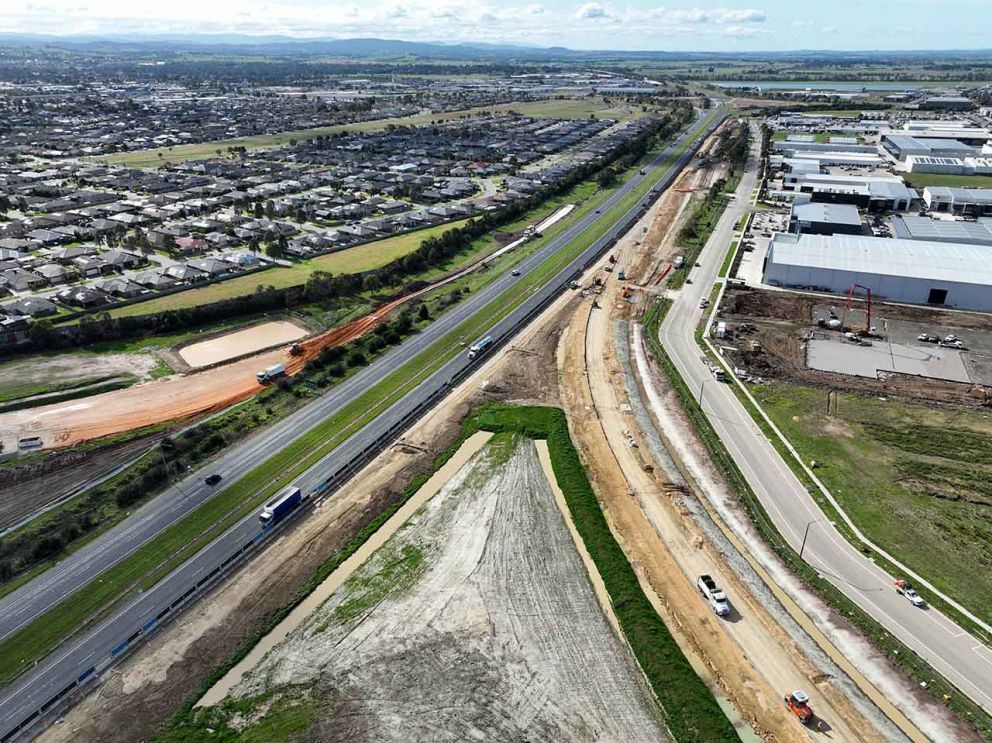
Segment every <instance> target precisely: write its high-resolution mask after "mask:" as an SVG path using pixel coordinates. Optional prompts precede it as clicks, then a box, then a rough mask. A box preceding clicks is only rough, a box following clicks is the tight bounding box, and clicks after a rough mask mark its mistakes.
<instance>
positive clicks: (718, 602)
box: [696, 575, 730, 617]
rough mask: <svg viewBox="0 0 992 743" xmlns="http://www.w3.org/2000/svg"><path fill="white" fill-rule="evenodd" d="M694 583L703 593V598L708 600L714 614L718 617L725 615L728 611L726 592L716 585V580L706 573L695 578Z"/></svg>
mask: <svg viewBox="0 0 992 743" xmlns="http://www.w3.org/2000/svg"><path fill="white" fill-rule="evenodd" d="M696 585H697V586H698V587H699V592H700V593H701V594H703V598H704V599H706V600H707V601H708V602H709V604H710V608H711V609H712V610H713V613H714V614H716V615H717V616H718V617H725V616H727V615H728V614H729V613H730V604H729V603H727V594H725V593H724V592H723V589H721V588H719V587H718V586H717V585H716V581H715V580H713V578H711V577H710V576H708V575H701V576H699V578H698V580H696Z"/></svg>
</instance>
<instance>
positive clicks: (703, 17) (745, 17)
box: [654, 8, 768, 24]
mask: <svg viewBox="0 0 992 743" xmlns="http://www.w3.org/2000/svg"><path fill="white" fill-rule="evenodd" d="M654 15H655V17H660V18H665V19H667V20H671V21H673V22H675V23H733V24H740V23H763V22H764V21H766V20H768V16H767V15H766V14H765V12H764V11H763V10H757V9H755V8H744V9H741V10H733V9H731V8H713V9H707V8H686V9H684V10H678V9H676V10H669V11H666V10H665V9H664V8H661V9H659V10H657V11H655V12H654Z"/></svg>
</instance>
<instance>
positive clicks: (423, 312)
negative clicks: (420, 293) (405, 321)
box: [417, 304, 431, 320]
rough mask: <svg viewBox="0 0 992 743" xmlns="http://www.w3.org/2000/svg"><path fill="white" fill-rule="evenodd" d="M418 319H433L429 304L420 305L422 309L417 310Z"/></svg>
mask: <svg viewBox="0 0 992 743" xmlns="http://www.w3.org/2000/svg"><path fill="white" fill-rule="evenodd" d="M417 319H418V320H430V319H431V311H430V310H429V309H427V305H426V304H422V305H420V310H418V311H417Z"/></svg>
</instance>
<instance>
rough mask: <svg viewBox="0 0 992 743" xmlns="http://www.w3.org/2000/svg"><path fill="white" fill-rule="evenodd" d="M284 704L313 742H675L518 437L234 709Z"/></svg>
mask: <svg viewBox="0 0 992 743" xmlns="http://www.w3.org/2000/svg"><path fill="white" fill-rule="evenodd" d="M287 688H292V689H293V691H292V692H291V693H286V692H285V691H284V690H285V689H287ZM270 692H275V693H276V695H277V701H276V702H275V706H279V705H281V704H296V703H299V702H298V700H301V699H302V700H308V701H306V702H303V704H309V703H315V706H314V707H313V708H312V709H314V712H313V715H314V717H313V719H312V720H311V723H310V725H309V730H308V732H309V733H311V734H313V735H314V736H315V737H317V738H323V735H324V734H325V733H327V734H328V735H330V736H331V737H332V738H333V739H334V740H360V741H397V742H398V741H404V742H405V741H410V740H427V739H433V740H439V739H443V740H472V739H480V740H483V739H484V740H498V741H534V740H558V741H563V740H567V741H593V740H596V741H598V740H617V741H619V740H624V741H659V740H660V741H664V740H668V739H669V738H668V736H667V734H666V732H665V731H664V728H663V725H662V724H661V722H660V721H659V717H658V712H657V709H656V707H655V706H654V704H653V702H652V701H651V699H650V697H649V692H648V691H647V689H646V687H645V685H644V683H643V681H642V678H641V676H640V674H639V672H638V671H637V668H636V666H635V665H634V661H633V659H632V658H631V657H630V654H629V652H628V651H627V649H626V647H625V646H623V645H622V644H621V643H620V642H619V641H618V640H617V639H616V637H615V636H614V634H613V633H612V632H611V630H610V627H609V625H608V623H607V620H606V618H605V617H604V615H603V613H602V610H601V608H600V605H599V603H598V601H597V599H596V596H595V594H594V593H593V589H592V588H591V586H590V583H589V579H588V577H587V574H586V571H585V568H584V566H583V563H582V560H581V558H580V557H579V555H578V553H577V552H576V549H575V545H574V542H573V541H572V538H571V536H570V534H569V532H568V530H567V526H566V524H565V522H564V519H563V517H562V515H561V513H560V512H559V511H558V509H557V507H556V505H555V500H554V495H553V493H552V491H551V488H550V485H549V483H548V480H547V478H546V477H545V475H544V472H543V470H542V467H541V464H540V462H539V460H538V456H537V452H536V450H535V447H534V444H533V443H532V442H530V441H516V442H510V441H509V440H508V439H506V438H502V439H500V438H497V439H494V440H493V441H492V442H491V443H490V444H489V445H488V446H487V448H486V449H484V450H483V451H482V452H480V453H479V454H478V455H476V456H475V457H474V458H473V459H472V461H471V462H469V463H468V464H467V465H465V466H464V467H463V468H462V469H461V470H460V471H459V472H458V474H457V475H455V476H454V477H453V478H452V479H451V480H450V481H449V482H448V483H447V485H446V486H445V487H444V488H443V489H442V490H441V492H439V493H438V495H436V496H435V497H434V498H433V499H432V500H431V501H429V502H428V503H427V504H426V505H425V506H424V507H423V508H422V509H421V510H420V511H419V512H418V513H417V514H415V515H414V516H413V518H412V519H411V520H410V521H409V522H408V524H407V526H406V527H405V528H403V529H401V530H400V531H399V532H397V534H396V535H395V536H393V537H392V538H391V539H390V540H389V541H388V542H387V543H386V544H385V545H383V547H382V548H380V549H379V550H378V551H377V552H376V553H375V555H373V557H372V558H371V559H370V560H369V561H368V562H367V563H366V564H365V565H363V566H362V567H361V568H360V569H359V570H358V571H357V572H356V573H355V574H354V575H353V576H352V578H351V579H349V580H348V582H347V583H345V585H344V587H343V589H341V590H339V591H338V592H337V593H335V594H334V595H333V596H332V597H331V598H330V600H328V601H327V602H326V603H325V604H324V605H323V606H322V607H321V608H320V609H318V610H317V611H315V612H314V613H313V614H311V615H310V617H309V618H308V619H307V620H306V621H304V622H303V623H302V624H301V625H300V626H299V627H298V628H297V629H296V630H295V631H294V632H293V633H292V634H290V636H289V637H288V638H287V639H286V640H285V641H284V642H283V643H282V644H281V645H279V646H277V647H276V648H275V649H273V650H272V651H271V652H270V653H269V654H268V655H267V656H266V657H265V659H264V660H263V661H262V663H261V664H260V665H259V666H258V667H256V669H255V670H254V671H252V672H251V673H249V674H248V675H247V676H246V677H245V680H244V681H243V682H242V684H241V685H240V686H238V687H235V689H234V691H233V694H234V696H235V697H239V698H242V699H244V700H245V701H247V700H259V699H264V697H260V695H266V694H268V693H270ZM281 694H286V696H284V697H283V698H282V699H278V697H279V695H281ZM269 704H272V701H271V700H269V701H266V702H265V705H269ZM248 717H251V716H250V715H248ZM263 724H264V723H263ZM332 731H333V732H332Z"/></svg>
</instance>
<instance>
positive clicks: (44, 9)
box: [0, 0, 992, 52]
mask: <svg viewBox="0 0 992 743" xmlns="http://www.w3.org/2000/svg"><path fill="white" fill-rule="evenodd" d="M3 4H4V5H5V6H6V7H5V8H4V10H3V11H2V12H0V32H18V33H45V34H119V33H124V34H134V33H147V34H163V33H182V34H190V33H239V34H253V35H261V34H279V35H288V36H298V37H313V36H322V37H324V36H326V37H337V38H354V37H378V38H389V39H403V40H407V41H440V42H460V41H467V42H472V41H481V42H491V43H512V44H520V45H526V46H566V47H570V48H573V49H620V50H672V51H692V50H698V51H728V52H734V51H762V50H789V49H838V50H854V49H856V50H869V49H880V50H889V49H978V48H989V47H992V0H885V1H884V2H875V1H874V0H746V1H745V2H734V1H733V0H722V1H720V2H709V1H708V0H688V1H683V0H670V1H669V2H664V3H663V4H661V3H652V2H638V1H637V0H630V2H620V1H615V0H359V1H358V2H354V1H352V0H261V1H256V0H206V1H204V0H164V1H163V0H27V2H26V3H25V2H23V0H22V1H21V2H18V0H13V2H12V5H8V4H7V0H4V3H3Z"/></svg>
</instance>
